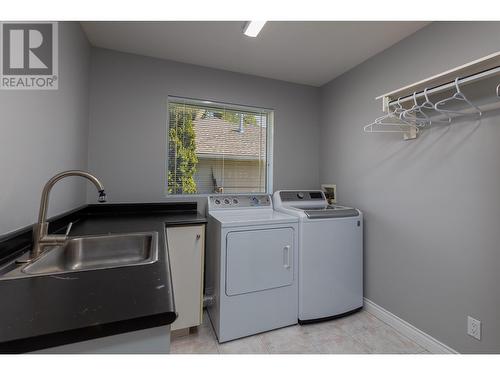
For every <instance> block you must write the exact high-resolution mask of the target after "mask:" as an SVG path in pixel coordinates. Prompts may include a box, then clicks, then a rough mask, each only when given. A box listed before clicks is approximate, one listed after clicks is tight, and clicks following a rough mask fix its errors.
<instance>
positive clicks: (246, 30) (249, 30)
mask: <svg viewBox="0 0 500 375" xmlns="http://www.w3.org/2000/svg"><path fill="white" fill-rule="evenodd" d="M266 22H267V21H248V22H245V26H244V27H243V34H245V35H246V36H249V37H252V38H255V37H256V36H257V35H259V33H260V30H262V28H263V27H264V25H265V24H266Z"/></svg>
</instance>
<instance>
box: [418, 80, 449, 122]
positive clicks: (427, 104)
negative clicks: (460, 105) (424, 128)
mask: <svg viewBox="0 0 500 375" xmlns="http://www.w3.org/2000/svg"><path fill="white" fill-rule="evenodd" d="M428 90H429V89H428V88H427V87H426V88H425V89H424V98H425V101H424V102H423V103H422V104H420V108H425V109H430V110H433V111H436V112H438V113H439V114H441V115H444V116H446V117H447V118H448V119H447V120H434V122H438V123H442V124H449V123H450V122H451V116H450V115H449V114H447V113H445V112H442V111H441V110H440V109H436V108H435V107H434V103H432V102H431V101H430V100H429V96H428V95H427V91H428ZM431 123H432V120H431V122H429V125H430V124H431Z"/></svg>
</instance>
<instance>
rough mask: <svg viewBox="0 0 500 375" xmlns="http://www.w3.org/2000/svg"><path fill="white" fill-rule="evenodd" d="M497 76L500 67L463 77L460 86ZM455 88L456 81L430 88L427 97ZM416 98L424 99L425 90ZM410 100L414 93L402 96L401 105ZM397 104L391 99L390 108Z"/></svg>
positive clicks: (499, 72)
mask: <svg viewBox="0 0 500 375" xmlns="http://www.w3.org/2000/svg"><path fill="white" fill-rule="evenodd" d="M497 74H500V66H497V67H494V68H491V69H487V70H483V71H481V72H479V73H475V74H471V75H469V76H466V77H463V78H461V79H460V80H459V83H460V85H466V84H469V83H472V82H475V81H479V80H481V79H485V78H488V77H492V76H495V75H497ZM454 87H455V80H452V81H450V82H447V83H443V84H441V85H438V86H434V87H430V88H429V89H428V90H427V95H432V94H436V93H439V92H443V91H446V90H449V89H453V88H454ZM415 96H416V98H421V97H423V96H424V90H421V91H417V93H416V95H415ZM409 100H413V93H411V94H408V95H405V96H402V97H401V98H400V99H399V102H400V103H404V102H406V101H409ZM397 102H398V99H397V98H396V99H393V98H391V100H390V101H389V103H388V107H389V106H391V105H394V104H397Z"/></svg>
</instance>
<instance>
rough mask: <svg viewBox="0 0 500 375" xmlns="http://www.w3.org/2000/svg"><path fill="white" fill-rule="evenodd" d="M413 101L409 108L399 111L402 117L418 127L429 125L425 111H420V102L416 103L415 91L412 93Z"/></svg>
mask: <svg viewBox="0 0 500 375" xmlns="http://www.w3.org/2000/svg"><path fill="white" fill-rule="evenodd" d="M413 103H414V104H413V106H412V107H411V108H410V109H407V110H405V111H403V112H402V113H401V116H402V118H404V119H405V120H407V121H411V122H413V123H415V125H416V126H419V127H424V126H426V125H430V124H431V119H430V117H429V116H428V115H427V113H425V112H424V111H422V104H420V105H419V104H418V102H417V93H416V92H414V93H413ZM431 104H432V103H431Z"/></svg>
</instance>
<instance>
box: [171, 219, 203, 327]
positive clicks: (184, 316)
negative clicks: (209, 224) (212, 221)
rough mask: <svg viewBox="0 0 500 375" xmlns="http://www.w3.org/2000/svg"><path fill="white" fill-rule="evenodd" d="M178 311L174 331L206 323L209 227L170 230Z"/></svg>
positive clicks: (172, 266) (175, 299) (189, 226)
mask: <svg viewBox="0 0 500 375" xmlns="http://www.w3.org/2000/svg"><path fill="white" fill-rule="evenodd" d="M167 247H168V252H169V257H170V268H171V270H170V271H171V275H172V285H173V289H174V301H175V309H176V311H177V314H178V317H177V319H176V320H175V322H174V323H173V324H172V326H171V328H172V330H183V329H188V328H190V327H196V326H199V325H200V324H201V323H202V316H203V313H202V309H203V268H204V256H205V224H200V225H179V226H169V227H167Z"/></svg>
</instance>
